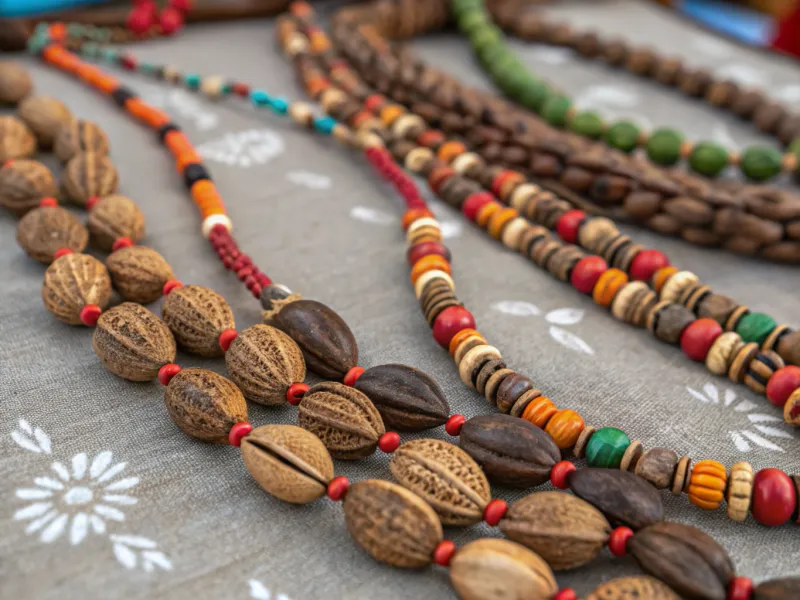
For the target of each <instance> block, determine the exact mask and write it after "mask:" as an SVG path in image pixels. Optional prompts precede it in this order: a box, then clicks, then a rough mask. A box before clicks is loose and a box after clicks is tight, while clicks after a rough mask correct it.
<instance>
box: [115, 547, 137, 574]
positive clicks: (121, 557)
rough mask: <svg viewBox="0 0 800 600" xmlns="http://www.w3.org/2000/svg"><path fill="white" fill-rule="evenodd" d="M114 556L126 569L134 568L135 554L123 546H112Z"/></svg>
mask: <svg viewBox="0 0 800 600" xmlns="http://www.w3.org/2000/svg"><path fill="white" fill-rule="evenodd" d="M114 556H116V557H117V560H118V561H119V562H120V564H121V565H122V566H123V567H125V568H126V569H133V568H134V567H136V553H135V552H134V551H133V550H131V549H130V548H128V547H127V546H124V545H123V544H114Z"/></svg>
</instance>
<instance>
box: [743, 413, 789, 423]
mask: <svg viewBox="0 0 800 600" xmlns="http://www.w3.org/2000/svg"><path fill="white" fill-rule="evenodd" d="M747 418H748V419H750V421H751V422H752V423H763V422H764V421H772V422H773V423H783V419H781V418H780V417H776V416H774V415H762V414H755V415H752V414H751V415H747Z"/></svg>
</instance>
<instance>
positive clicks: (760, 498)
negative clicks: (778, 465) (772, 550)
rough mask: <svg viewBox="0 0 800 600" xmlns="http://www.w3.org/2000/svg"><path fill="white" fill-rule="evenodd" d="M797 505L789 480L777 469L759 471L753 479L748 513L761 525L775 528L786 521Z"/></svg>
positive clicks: (794, 492)
mask: <svg viewBox="0 0 800 600" xmlns="http://www.w3.org/2000/svg"><path fill="white" fill-rule="evenodd" d="M796 504H797V492H796V491H795V488H794V483H792V480H791V478H790V477H789V476H788V475H787V474H786V473H784V472H783V471H781V470H779V469H761V470H760V471H759V472H758V473H756V476H755V478H754V479H753V498H752V500H751V504H750V512H751V513H753V518H754V519H755V520H756V521H758V522H759V523H761V524H762V525H768V526H769V527H777V526H778V525H783V524H784V523H785V522H786V521H788V520H789V519H790V518H791V516H792V513H793V512H794V508H795V505H796Z"/></svg>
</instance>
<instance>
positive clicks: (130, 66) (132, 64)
mask: <svg viewBox="0 0 800 600" xmlns="http://www.w3.org/2000/svg"><path fill="white" fill-rule="evenodd" d="M119 64H120V65H122V68H124V69H127V70H128V71H134V70H135V69H136V59H135V58H133V57H132V56H129V55H124V56H120V57H119Z"/></svg>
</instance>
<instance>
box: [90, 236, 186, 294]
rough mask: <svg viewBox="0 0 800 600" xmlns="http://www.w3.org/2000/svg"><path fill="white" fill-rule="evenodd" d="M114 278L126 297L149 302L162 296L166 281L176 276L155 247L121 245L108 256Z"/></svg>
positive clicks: (118, 289)
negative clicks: (124, 246)
mask: <svg viewBox="0 0 800 600" xmlns="http://www.w3.org/2000/svg"><path fill="white" fill-rule="evenodd" d="M106 267H107V268H108V272H109V274H110V275H111V281H112V283H113V284H114V289H116V290H117V291H118V292H119V294H120V295H121V296H122V297H123V298H125V299H126V300H130V301H131V302H137V303H139V304H150V303H152V302H155V301H156V300H158V299H159V298H161V295H162V291H163V289H164V284H165V283H167V282H168V281H170V280H171V279H175V274H174V273H173V272H172V267H170V266H169V263H167V261H166V260H164V258H163V257H162V256H161V255H160V254H159V253H158V252H156V251H155V250H153V249H152V248H148V247H146V246H130V247H127V248H120V249H119V250H117V251H116V252H113V253H112V254H110V255H109V257H108V258H107V259H106Z"/></svg>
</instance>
